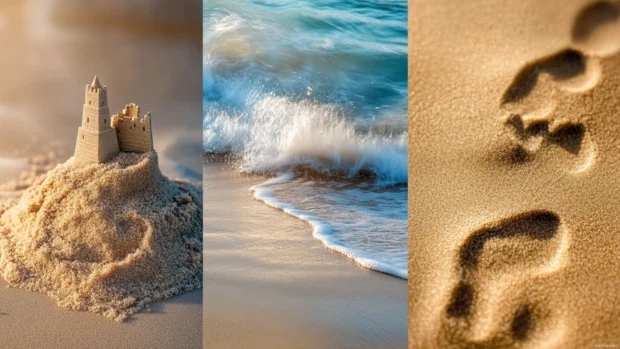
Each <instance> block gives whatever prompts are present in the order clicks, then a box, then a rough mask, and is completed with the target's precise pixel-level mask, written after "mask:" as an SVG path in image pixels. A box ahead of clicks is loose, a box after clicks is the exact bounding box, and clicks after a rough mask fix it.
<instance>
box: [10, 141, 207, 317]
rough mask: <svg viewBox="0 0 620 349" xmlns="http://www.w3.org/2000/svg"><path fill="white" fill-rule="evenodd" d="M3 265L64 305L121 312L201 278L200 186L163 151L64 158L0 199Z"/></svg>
mask: <svg viewBox="0 0 620 349" xmlns="http://www.w3.org/2000/svg"><path fill="white" fill-rule="evenodd" d="M0 275H1V276H2V277H3V278H4V279H5V280H7V281H8V282H9V283H10V284H11V285H13V286H17V287H21V288H25V289H29V290H33V291H39V292H43V293H45V294H47V295H48V296H50V297H52V298H53V299H54V300H55V301H56V302H57V304H58V305H59V306H61V307H63V308H69V309H76V310H88V311H92V312H95V313H98V314H101V315H104V316H106V317H108V318H111V319H114V320H116V321H123V320H125V319H126V318H127V317H128V316H129V315H131V314H133V313H135V312H136V311H139V310H141V309H144V308H146V307H147V304H148V303H150V302H153V301H156V300H161V299H165V298H169V297H172V296H174V295H176V294H179V293H181V292H186V291H189V290H192V289H196V288H201V287H202V192H201V191H200V189H198V188H196V187H194V186H193V185H191V184H189V183H184V182H180V181H171V180H169V179H167V178H166V177H164V176H163V175H162V174H161V172H160V171H159V168H158V164H157V155H156V153H154V152H151V153H147V154H132V153H121V154H119V155H118V156H117V157H116V158H115V159H114V160H112V161H110V162H108V163H106V164H93V165H89V166H84V167H75V166H74V165H73V160H72V159H70V160H69V161H67V162H65V163H64V164H60V165H58V166H57V167H56V168H55V169H53V170H51V171H49V172H48V173H47V174H46V175H44V176H42V177H40V178H39V179H37V180H36V182H35V183H34V184H33V185H32V186H31V187H30V188H28V189H27V190H26V191H25V193H24V195H23V196H22V197H21V199H20V201H19V202H18V203H10V204H5V205H0Z"/></svg>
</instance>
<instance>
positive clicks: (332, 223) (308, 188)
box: [203, 0, 407, 278]
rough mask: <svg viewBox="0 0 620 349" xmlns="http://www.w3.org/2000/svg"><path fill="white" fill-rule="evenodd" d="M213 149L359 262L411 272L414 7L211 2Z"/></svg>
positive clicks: (207, 23)
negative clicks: (257, 176)
mask: <svg viewBox="0 0 620 349" xmlns="http://www.w3.org/2000/svg"><path fill="white" fill-rule="evenodd" d="M203 22H204V50H203V52H204V75H203V76H204V77H203V93H204V96H203V97H204V109H205V110H204V114H205V117H204V126H203V127H204V138H203V143H204V148H205V152H207V153H210V154H227V157H226V158H227V159H228V161H231V162H233V163H234V165H235V166H236V168H237V169H238V170H239V171H243V172H251V173H262V174H265V173H266V174H272V175H274V177H277V178H275V179H274V180H271V181H269V182H268V183H265V184H264V185H261V186H258V187H256V188H252V190H254V195H255V197H256V198H258V199H261V200H263V201H265V202H266V203H267V204H269V205H272V206H275V207H278V208H280V209H283V210H284V211H286V212H288V213H290V214H293V215H295V216H297V217H299V218H301V219H304V220H306V221H308V222H309V223H311V224H312V226H313V227H314V236H315V237H316V238H317V239H319V240H321V241H322V242H323V243H325V245H326V246H327V247H329V248H331V249H334V250H337V251H339V252H342V253H343V254H345V255H346V256H348V257H350V258H352V259H354V260H355V261H357V262H358V263H359V264H361V265H363V266H365V267H369V268H373V269H377V270H380V271H383V272H387V273H390V274H394V275H397V276H399V277H403V278H406V274H407V2H406V1H405V0H376V1H365V0H340V1H335V0H318V1H293V0H274V1H261V0H251V1H250V0H241V1H234V2H232V1H219V0H210V1H205V3H204V14H203Z"/></svg>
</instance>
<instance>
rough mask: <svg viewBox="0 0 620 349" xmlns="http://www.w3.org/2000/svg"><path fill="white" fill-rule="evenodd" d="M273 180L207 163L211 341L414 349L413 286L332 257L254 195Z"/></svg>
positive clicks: (304, 229)
mask: <svg viewBox="0 0 620 349" xmlns="http://www.w3.org/2000/svg"><path fill="white" fill-rule="evenodd" d="M266 180H267V178H266V177H261V176H251V175H246V174H239V173H238V172H236V171H234V170H232V169H230V168H229V166H228V165H226V164H221V163H215V164H214V163H211V164H205V165H204V182H203V185H204V192H205V195H206V196H207V197H208V198H209V199H208V200H207V201H206V202H205V219H204V226H205V236H204V241H205V245H206V246H208V248H206V249H205V262H204V263H205V266H206V268H205V276H204V277H205V279H204V288H205V289H204V312H205V319H204V322H203V333H204V343H209V345H208V347H209V348H316V347H327V348H330V347H338V348H403V347H406V345H407V306H406V304H407V281H406V280H402V279H400V278H398V277H395V276H391V275H387V274H383V273H380V272H377V271H374V270H369V269H365V268H362V267H360V266H359V265H357V264H356V263H354V262H353V261H351V260H349V259H348V258H346V257H344V256H343V255H342V254H340V253H337V252H333V251H330V250H329V249H327V248H326V247H325V246H324V245H323V244H322V243H320V241H317V240H315V239H314V238H313V237H312V227H311V226H310V225H309V224H308V223H307V222H305V221H302V220H300V219H298V218H296V217H293V216H290V215H288V214H285V212H283V211H281V210H279V209H275V208H272V207H269V206H267V205H266V204H265V203H263V202H261V201H258V200H256V199H254V198H253V195H252V192H251V191H250V190H249V189H250V187H252V186H254V185H257V184H261V183H263V182H265V181H266ZM210 203H217V205H210ZM239 333H243V336H239V335H238V334H239Z"/></svg>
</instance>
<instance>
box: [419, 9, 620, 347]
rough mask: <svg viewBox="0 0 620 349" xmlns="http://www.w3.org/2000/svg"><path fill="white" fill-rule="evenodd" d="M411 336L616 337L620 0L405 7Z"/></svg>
mask: <svg viewBox="0 0 620 349" xmlns="http://www.w3.org/2000/svg"><path fill="white" fill-rule="evenodd" d="M410 10H411V11H410V14H411V17H410V45H409V50H410V57H409V66H410V70H409V72H410V77H409V80H410V89H409V93H410V100H409V117H410V119H409V141H410V143H409V150H410V151H409V166H410V167H409V174H410V177H409V178H410V181H411V182H412V183H411V185H410V186H409V188H410V189H409V190H410V191H409V202H410V207H409V208H410V209H409V290H410V294H409V347H410V348H412V349H414V348H415V349H417V348H420V349H421V348H454V349H465V348H479V349H483V348H488V349H499V348H506V349H508V348H532V349H534V348H575V349H576V348H595V347H617V346H618V345H620V320H619V319H620V293H619V292H618V289H619V288H620V258H619V256H620V254H619V253H618V251H620V234H619V231H620V215H618V213H617V211H618V207H620V176H619V175H618V174H619V173H620V136H619V135H620V2H618V1H607V0H604V1H589V0H568V1H542V2H541V1H535V0H524V1H519V2H484V4H483V3H481V2H460V3H455V2H451V1H447V0H437V1H432V2H429V1H418V0H414V1H413V3H412V2H410Z"/></svg>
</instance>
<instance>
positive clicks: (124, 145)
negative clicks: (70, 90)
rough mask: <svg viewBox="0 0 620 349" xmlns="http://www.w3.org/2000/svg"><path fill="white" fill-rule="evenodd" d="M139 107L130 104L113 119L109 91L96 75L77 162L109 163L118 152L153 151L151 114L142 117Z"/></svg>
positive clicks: (89, 92)
mask: <svg viewBox="0 0 620 349" xmlns="http://www.w3.org/2000/svg"><path fill="white" fill-rule="evenodd" d="M139 115H140V106H138V105H135V104H133V103H130V104H128V105H126V106H125V109H123V111H122V112H121V113H117V114H116V115H114V116H112V117H110V109H109V108H108V89H107V87H106V86H102V85H101V83H100V82H99V78H98V77H97V76H96V75H95V78H94V79H93V82H92V83H91V84H90V85H86V93H85V101H84V108H83V111H82V126H80V128H79V129H78V136H77V142H76V145H75V160H74V161H75V163H76V164H91V163H102V162H106V161H108V160H110V159H112V158H113V157H115V156H116V155H117V154H118V153H119V152H121V151H123V152H134V153H145V152H149V151H152V150H153V133H152V131H151V113H150V112H148V113H147V114H146V115H144V117H143V118H142V119H140V118H139Z"/></svg>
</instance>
